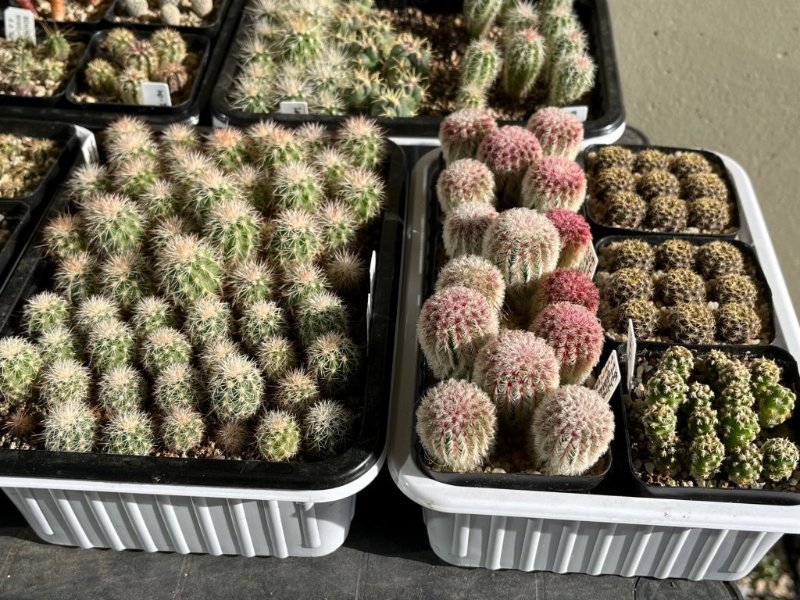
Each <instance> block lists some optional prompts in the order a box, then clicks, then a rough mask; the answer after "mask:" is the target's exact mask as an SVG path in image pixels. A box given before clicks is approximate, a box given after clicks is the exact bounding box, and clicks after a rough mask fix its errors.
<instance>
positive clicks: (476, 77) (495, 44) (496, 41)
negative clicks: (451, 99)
mask: <svg viewBox="0 0 800 600" xmlns="http://www.w3.org/2000/svg"><path fill="white" fill-rule="evenodd" d="M504 4H506V5H508V6H505V7H504ZM540 5H541V3H540ZM540 9H541V10H540ZM464 22H465V26H466V29H467V31H468V32H469V34H470V35H471V36H473V37H474V38H475V39H473V40H472V42H471V43H470V44H469V46H468V47H467V49H466V51H465V53H464V56H463V58H462V61H461V85H460V89H459V92H458V104H459V105H460V107H462V108H485V107H486V105H487V102H488V99H489V95H490V92H491V91H492V90H493V88H494V87H495V84H498V86H499V88H500V89H501V90H502V93H503V94H504V95H505V96H506V97H508V98H509V99H511V100H512V101H513V102H515V103H523V102H526V101H528V99H529V98H530V97H531V96H532V95H534V93H535V92H536V93H538V94H539V95H542V92H541V91H539V90H537V88H542V89H544V90H546V101H547V103H548V104H551V105H556V106H563V105H566V104H571V103H573V102H577V101H579V100H581V99H582V98H583V97H584V96H585V95H586V94H587V93H589V92H590V91H591V89H592V87H593V85H594V77H595V70H596V67H595V63H594V60H593V59H592V57H591V56H590V55H589V54H588V48H587V43H586V34H585V32H584V31H583V28H582V26H581V24H580V22H579V21H578V18H577V16H576V15H575V13H574V12H573V10H572V5H571V3H568V2H559V3H553V4H552V5H547V6H544V7H542V6H535V5H534V4H533V3H531V2H526V1H525V0H518V1H515V2H505V3H504V2H503V1H502V0H466V1H465V2H464Z"/></svg>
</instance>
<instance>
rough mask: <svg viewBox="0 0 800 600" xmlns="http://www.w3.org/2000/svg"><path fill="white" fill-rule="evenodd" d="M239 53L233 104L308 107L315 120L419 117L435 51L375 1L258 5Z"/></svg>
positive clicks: (258, 109) (262, 109) (254, 109)
mask: <svg viewBox="0 0 800 600" xmlns="http://www.w3.org/2000/svg"><path fill="white" fill-rule="evenodd" d="M250 18H251V22H250V24H249V25H248V26H247V36H246V38H245V39H244V41H243V42H242V44H240V46H239V48H238V52H239V57H240V61H241V70H240V72H239V73H238V74H237V76H236V78H235V81H234V83H233V87H232V90H231V96H230V99H231V104H232V105H233V106H234V107H236V108H238V109H240V110H243V111H246V112H250V113H268V112H276V111H278V110H279V109H280V105H281V102H305V103H306V104H307V107H308V111H309V112H310V113H313V114H324V115H342V114H354V113H363V114H371V115H373V116H380V117H412V116H414V115H416V114H417V112H418V110H419V108H420V106H421V105H422V102H423V100H424V98H425V95H426V94H427V83H426V80H427V77H428V72H429V68H430V62H431V49H430V47H429V44H428V42H427V41H426V40H423V39H421V38H419V37H417V36H415V35H413V34H412V33H410V32H398V31H395V30H394V28H393V27H392V26H391V24H390V23H388V22H387V21H386V20H385V19H383V18H381V17H380V16H379V15H378V14H377V13H375V12H373V10H372V6H371V3H370V2H334V1H332V0H325V1H322V2H294V3H285V2H257V3H254V5H253V6H252V7H251V9H250Z"/></svg>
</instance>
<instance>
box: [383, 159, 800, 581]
mask: <svg viewBox="0 0 800 600" xmlns="http://www.w3.org/2000/svg"><path fill="white" fill-rule="evenodd" d="M721 158H722V160H723V161H724V162H725V165H726V166H727V168H728V169H729V170H730V172H731V175H732V177H733V181H734V184H735V185H736V186H737V190H738V192H739V197H740V199H741V204H742V205H741V206H740V211H741V219H742V232H741V234H740V236H739V238H740V239H742V240H743V241H745V242H748V243H751V244H753V245H754V246H755V250H756V254H757V255H758V259H759V261H760V263H761V265H762V268H763V270H764V274H765V276H766V278H767V281H768V283H769V285H770V288H771V289H772V301H773V303H774V306H775V317H776V324H775V325H776V330H777V339H776V341H775V345H778V346H781V347H784V348H786V349H788V350H789V351H790V352H791V353H792V354H793V355H794V356H795V357H800V327H798V323H797V318H796V316H795V313H794V310H793V308H792V304H791V301H790V299H789V294H788V292H787V290H786V285H785V283H784V281H783V277H782V275H781V273H780V269H779V268H778V263H777V258H776V257H775V252H774V250H773V248H772V244H771V242H770V239H769V234H768V233H767V230H766V226H765V225H764V220H763V217H762V215H761V210H760V209H759V206H758V202H757V200H756V197H755V193H754V191H753V188H752V185H751V183H750V180H749V178H748V177H747V175H746V174H745V172H744V170H743V169H742V168H741V166H739V165H738V164H737V163H736V162H735V161H733V160H731V159H729V158H727V157H725V156H721ZM438 159H439V151H438V150H435V151H431V152H430V153H428V154H426V155H425V156H424V157H423V158H422V159H421V160H420V161H419V162H418V163H417V165H416V167H415V169H414V174H413V176H412V187H411V195H410V197H409V202H410V205H409V212H408V220H407V224H408V225H407V228H406V232H407V233H406V235H407V239H406V256H405V268H404V281H403V282H402V285H401V289H402V290H403V297H402V298H401V308H400V310H401V311H402V312H401V314H403V315H404V322H403V323H402V327H404V328H405V330H400V331H398V339H400V340H403V342H402V347H401V348H400V349H399V352H398V362H397V364H396V365H395V367H396V372H397V373H414V372H415V369H416V365H417V364H418V363H417V361H418V347H417V343H416V334H415V325H416V320H417V315H418V312H419V308H420V305H421V303H422V301H423V300H424V299H423V298H422V294H421V284H422V274H423V273H424V272H425V268H424V261H425V260H426V257H425V253H424V250H423V242H424V239H425V234H426V227H427V225H428V224H427V223H426V210H425V203H426V201H427V198H428V193H427V190H426V189H425V188H426V182H427V181H428V175H429V170H430V169H431V168H432V167H433V166H434V165H435V164H436V161H437V160H438ZM415 379H416V378H415V377H410V376H408V377H405V378H400V377H398V378H397V381H396V383H395V393H394V395H393V396H394V400H393V404H392V409H391V420H390V424H391V435H392V441H391V447H390V451H389V470H390V472H391V474H392V477H393V478H394V480H395V483H396V484H397V486H398V487H399V488H400V490H401V491H402V492H403V493H404V494H406V495H407V496H408V497H409V498H411V499H412V500H414V501H415V502H416V503H417V504H420V505H421V506H422V509H423V518H424V520H425V524H426V526H427V529H428V539H429V541H430V544H431V547H432V548H433V551H434V552H435V553H436V554H437V555H438V556H439V557H440V558H442V559H443V560H445V561H447V562H449V563H452V564H454V565H459V566H469V567H485V568H488V569H520V570H523V571H554V572H557V573H587V574H590V575H623V576H642V577H658V578H667V577H676V578H684V579H695V580H698V579H716V580H736V579H740V578H741V577H743V576H744V575H746V574H747V573H748V572H749V571H750V570H751V569H752V568H753V567H754V566H755V565H756V564H757V563H758V561H759V560H761V558H762V557H763V556H764V554H766V552H767V551H768V550H769V549H770V547H771V546H772V545H773V544H774V543H775V542H776V541H778V539H780V537H781V536H782V535H783V534H784V533H800V506H769V505H755V504H737V503H723V502H693V501H688V500H670V499H656V498H633V497H615V496H603V495H587V494H569V493H557V492H535V491H524V490H508V489H502V490H500V489H491V488H474V487H471V488H467V487H461V486H451V485H447V484H444V483H439V482H437V481H435V480H433V479H431V478H430V477H428V476H427V475H426V474H425V473H423V472H422V471H421V470H420V469H419V467H418V466H417V464H416V462H415V457H414V452H413V448H414V437H415V436H414V432H413V412H414V402H415V396H416V391H417V390H416V381H415Z"/></svg>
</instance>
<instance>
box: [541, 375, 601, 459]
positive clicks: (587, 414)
mask: <svg viewBox="0 0 800 600" xmlns="http://www.w3.org/2000/svg"><path fill="white" fill-rule="evenodd" d="M613 439H614V413H613V411H612V410H611V407H610V406H609V404H608V402H606V401H605V400H604V399H603V397H602V396H600V394H598V393H597V392H595V391H594V390H591V389H589V388H587V387H583V386H579V385H565V386H563V387H561V388H559V389H558V390H556V391H554V392H552V393H550V394H548V395H547V396H545V398H544V399H543V400H542V401H541V402H540V403H539V405H538V406H537V407H536V410H534V413H533V420H532V422H531V427H530V431H529V439H528V445H529V449H530V451H531V453H532V454H533V458H534V460H535V461H536V463H537V464H538V465H539V468H540V469H541V470H542V472H543V473H545V474H547V475H582V474H584V473H585V472H586V471H587V470H588V469H590V468H591V467H592V465H594V464H595V463H596V462H597V461H598V459H599V458H600V457H601V456H603V454H605V452H606V451H607V450H608V446H609V444H610V443H611V440H613Z"/></svg>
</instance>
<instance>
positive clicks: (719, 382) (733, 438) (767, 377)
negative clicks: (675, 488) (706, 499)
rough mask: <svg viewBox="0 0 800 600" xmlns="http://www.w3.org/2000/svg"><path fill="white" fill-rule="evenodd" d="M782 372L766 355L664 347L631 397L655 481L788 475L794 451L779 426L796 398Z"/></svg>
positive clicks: (748, 482) (754, 481) (754, 482)
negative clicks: (700, 352) (666, 478)
mask: <svg viewBox="0 0 800 600" xmlns="http://www.w3.org/2000/svg"><path fill="white" fill-rule="evenodd" d="M651 360H654V357H653V359H651ZM783 375H784V374H783V369H782V368H781V366H780V365H779V364H778V363H776V362H775V361H774V360H772V359H769V358H764V357H753V356H750V355H744V356H734V355H731V354H726V353H724V352H721V351H718V350H712V351H710V352H708V353H706V354H703V355H697V354H696V353H694V352H693V351H691V350H688V349H687V348H685V347H683V346H671V347H669V348H668V349H667V350H665V351H664V352H663V354H661V356H660V357H659V359H658V365H657V368H655V369H653V370H651V371H650V372H649V373H648V374H647V376H646V377H645V380H644V381H643V382H642V383H643V384H642V385H641V386H636V388H635V393H634V398H633V399H632V405H631V410H632V419H633V421H632V422H633V428H634V440H635V441H637V440H638V441H637V443H639V444H641V447H642V450H643V451H644V452H643V454H642V455H641V456H642V459H643V460H644V461H649V462H652V464H653V466H654V470H655V472H656V473H657V474H659V475H661V476H665V477H669V478H672V479H673V480H676V481H678V480H683V479H689V478H691V479H693V480H694V481H695V482H696V483H697V484H699V485H709V482H713V483H714V484H715V485H718V484H719V483H720V482H724V481H727V482H730V483H733V484H736V485H737V486H759V485H763V484H764V483H765V482H773V483H777V482H781V481H784V480H786V479H788V478H791V477H793V473H794V470H795V468H796V467H797V463H798V459H799V458H800V452H798V448H797V446H796V445H795V443H794V442H793V441H792V440H791V439H789V438H788V437H786V435H787V431H790V430H787V429H785V427H782V425H783V424H785V423H786V422H787V421H788V420H789V419H790V418H791V417H792V414H793V412H794V406H795V401H796V394H795V392H794V391H793V390H791V389H789V388H788V387H785V385H783V384H782V383H781V381H784V382H785V381H786V380H785V379H784V378H783ZM636 435H638V438H637V437H636Z"/></svg>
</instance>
